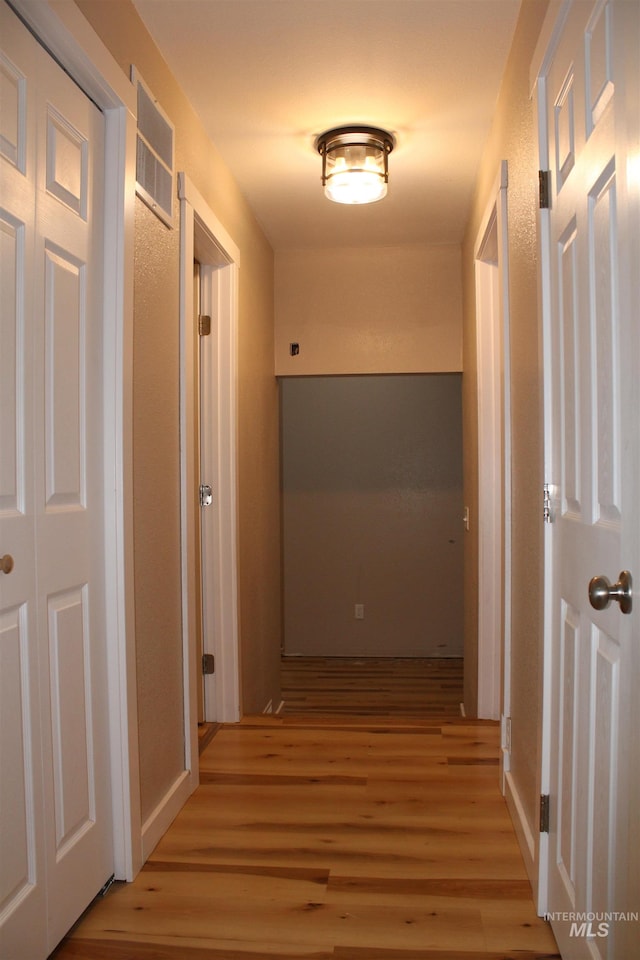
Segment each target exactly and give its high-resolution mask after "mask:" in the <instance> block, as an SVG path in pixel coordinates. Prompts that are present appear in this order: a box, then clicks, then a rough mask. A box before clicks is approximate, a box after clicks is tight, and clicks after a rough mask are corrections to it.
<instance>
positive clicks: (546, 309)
mask: <svg viewBox="0 0 640 960" xmlns="http://www.w3.org/2000/svg"><path fill="white" fill-rule="evenodd" d="M568 12H569V3H566V2H563V0H552V2H551V4H550V5H549V10H548V12H547V15H546V18H545V21H544V24H543V26H542V30H541V32H540V37H539V39H538V44H537V47H536V50H535V53H534V56H533V60H532V63H531V69H530V74H529V89H530V95H531V98H532V100H533V102H534V104H535V127H536V131H537V135H538V144H539V147H538V149H539V154H538V161H539V167H540V169H545V170H546V169H547V166H548V162H547V161H548V156H549V142H548V136H547V126H546V123H543V122H541V117H544V116H545V107H544V103H545V100H546V77H547V73H548V70H549V65H550V63H551V62H552V60H553V56H554V54H555V51H556V47H557V44H558V41H559V38H560V35H561V33H562V28H563V27H564V24H565V21H566V18H567V15H568ZM550 245H551V239H550V218H549V211H548V210H544V209H542V210H540V211H539V212H538V255H539V256H538V263H539V267H538V272H539V290H540V303H539V309H538V315H539V318H540V327H541V330H542V351H543V409H544V414H543V418H544V476H545V480H546V478H548V477H551V476H553V475H554V463H553V444H552V437H553V433H552V413H553V403H552V395H551V380H552V377H551V370H552V356H551V349H552V343H553V337H552V335H551V329H550V323H551V316H552V311H551V278H550V252H549V251H550ZM552 533H553V531H552V528H551V526H550V525H549V524H546V525H545V531H544V574H543V590H544V607H543V646H544V651H543V671H542V689H541V696H542V730H541V756H540V771H539V780H540V787H539V793H540V794H541V795H542V794H544V795H548V793H549V789H550V786H549V785H550V781H551V735H552V729H551V710H552V698H551V692H552V689H553V678H552V675H551V670H552V659H553V658H552V644H551V641H552V636H553V616H554V612H553V572H554V567H553V538H552ZM536 843H537V845H538V852H537V858H535V857H534V863H535V861H536V859H537V871H536V877H534V879H537V890H536V889H535V887H536V885H535V883H533V887H534V895H535V896H536V901H537V909H538V913H539V914H541V915H542V914H544V913H545V912H546V910H547V900H548V882H547V881H548V861H549V834H548V833H539V834H538V835H537V837H536Z"/></svg>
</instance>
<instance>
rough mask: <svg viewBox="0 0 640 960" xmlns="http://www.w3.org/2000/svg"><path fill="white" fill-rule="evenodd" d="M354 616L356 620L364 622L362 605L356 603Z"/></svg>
mask: <svg viewBox="0 0 640 960" xmlns="http://www.w3.org/2000/svg"><path fill="white" fill-rule="evenodd" d="M354 615H355V618H356V620H364V603H356V609H355V614H354Z"/></svg>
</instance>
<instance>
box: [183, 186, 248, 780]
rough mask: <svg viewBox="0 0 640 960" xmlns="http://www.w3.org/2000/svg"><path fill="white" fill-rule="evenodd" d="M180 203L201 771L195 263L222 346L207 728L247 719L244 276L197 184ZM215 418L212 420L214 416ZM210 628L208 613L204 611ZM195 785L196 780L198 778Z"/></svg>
mask: <svg viewBox="0 0 640 960" xmlns="http://www.w3.org/2000/svg"><path fill="white" fill-rule="evenodd" d="M178 196H179V199H180V275H181V283H180V350H181V360H180V381H181V382H180V403H181V414H180V429H181V435H182V443H181V479H182V629H183V651H184V702H185V731H189V735H188V736H186V738H185V739H186V741H187V744H188V745H187V752H188V757H187V760H188V762H189V765H190V768H191V769H192V770H194V771H197V766H198V763H197V759H198V717H197V705H198V696H197V688H198V684H199V683H200V682H201V676H202V674H201V665H200V664H198V663H197V662H196V661H197V642H196V636H195V629H194V626H195V624H196V622H197V621H196V615H195V603H196V595H197V594H196V585H195V576H196V562H195V549H196V534H195V517H196V515H197V511H196V503H197V498H198V488H199V485H200V482H201V478H199V477H196V476H194V463H195V449H196V442H197V438H196V436H195V428H194V424H195V423H196V419H197V418H196V417H195V415H194V414H195V409H194V405H195V403H198V402H199V397H198V396H196V391H195V390H194V385H193V380H192V375H191V371H193V369H194V364H195V357H196V349H197V344H196V336H197V334H196V331H195V329H194V324H193V316H194V310H195V304H194V303H193V261H194V258H195V259H197V260H198V261H199V262H200V264H201V266H202V284H203V293H204V297H205V299H206V298H208V299H209V302H210V303H211V310H212V313H213V314H214V316H213V317H212V334H211V336H212V338H213V337H215V338H216V344H215V347H216V349H215V350H214V356H215V357H216V361H215V365H216V371H215V374H214V379H215V383H214V384H213V385H212V386H213V391H214V404H213V406H214V407H215V409H214V410H211V411H207V410H205V411H203V415H202V423H201V431H202V435H203V437H204V438H205V439H204V444H205V446H209V447H210V448H211V449H212V452H213V457H212V460H213V462H214V463H215V465H216V467H215V476H212V477H211V478H210V479H209V478H207V482H210V483H211V486H212V487H213V496H214V503H213V506H212V507H211V508H209V509H215V510H216V511H217V514H216V517H217V523H216V524H215V534H214V538H213V539H214V542H213V544H212V545H211V546H212V553H213V556H212V558H211V560H212V562H211V563H205V564H204V565H203V577H204V578H205V582H204V583H203V595H205V594H206V595H208V597H209V598H210V601H211V607H210V612H209V621H210V622H211V620H212V621H213V622H212V623H211V627H212V631H211V632H212V633H213V638H212V637H211V633H210V634H209V635H208V636H207V635H205V639H204V651H205V653H212V654H214V656H215V664H216V670H215V673H214V674H213V675H212V677H211V678H208V679H210V682H212V685H213V690H212V692H213V698H210V699H213V702H214V703H215V714H216V715H215V716H209V715H206V716H205V719H206V720H207V721H218V722H221V723H236V722H237V721H238V720H239V719H240V675H239V650H238V596H237V594H238V590H237V532H236V528H237V517H236V511H237V495H236V491H237V479H236V472H237V471H236V432H237V399H236V395H237V328H238V272H239V268H240V251H239V249H238V247H237V245H236V244H235V243H234V241H233V240H232V239H231V237H230V236H229V234H228V233H227V231H226V230H225V229H224V227H223V226H222V224H221V223H220V221H219V220H218V219H217V217H216V216H215V215H214V214H213V212H212V211H211V209H210V208H209V206H208V204H207V203H206V201H205V200H204V199H203V197H202V196H201V194H200V193H199V192H198V190H197V188H196V187H195V186H194V184H193V183H192V182H191V181H190V180H189V178H188V177H187V176H186V175H185V174H184V173H180V174H178ZM207 414H209V415H207ZM204 616H205V622H206V620H207V608H206V607H205V610H204ZM196 775H197V773H196Z"/></svg>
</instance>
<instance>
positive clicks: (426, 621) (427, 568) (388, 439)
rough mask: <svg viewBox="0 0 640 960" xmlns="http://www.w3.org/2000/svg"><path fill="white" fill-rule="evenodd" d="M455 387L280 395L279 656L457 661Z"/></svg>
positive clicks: (442, 379)
mask: <svg viewBox="0 0 640 960" xmlns="http://www.w3.org/2000/svg"><path fill="white" fill-rule="evenodd" d="M460 380H461V377H460V374H441V375H437V374H433V375H422V376H410V375H399V376H357V377H299V378H292V379H286V380H283V381H282V384H281V390H282V448H283V449H282V483H283V529H284V536H283V544H284V622H285V652H286V653H287V654H289V655H302V656H332V657H340V656H345V657H349V656H350V657H360V656H369V657H394V656H396V657H397V656H400V657H456V656H461V654H462V609H461V605H460V604H458V603H457V602H455V601H454V602H452V597H453V596H455V584H456V583H460V582H461V579H462V430H461V426H462V422H461V387H460ZM356 604H362V605H363V607H364V619H362V620H359V619H356V618H355V605H356Z"/></svg>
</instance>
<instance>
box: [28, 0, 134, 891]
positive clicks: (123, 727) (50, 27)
mask: <svg viewBox="0 0 640 960" xmlns="http://www.w3.org/2000/svg"><path fill="white" fill-rule="evenodd" d="M12 6H13V7H14V9H15V10H16V11H17V12H18V13H19V15H20V16H21V17H22V19H23V20H24V21H25V22H26V23H27V24H28V25H29V26H30V27H31V28H32V30H33V31H34V33H35V35H36V36H37V37H38V38H39V39H40V40H41V42H42V43H43V44H44V45H45V46H46V47H47V49H48V50H49V51H50V52H51V53H52V54H53V56H54V57H55V58H56V59H57V60H58V62H59V63H60V64H61V65H62V66H63V67H64V68H65V70H66V71H67V72H68V73H69V75H70V76H71V77H72V78H73V79H74V80H75V81H76V83H77V84H78V85H79V86H80V88H81V89H82V90H83V91H84V92H85V93H86V94H87V95H88V96H89V97H91V99H92V100H93V101H94V102H95V103H96V104H97V106H98V107H99V108H100V109H101V110H102V112H103V114H104V119H105V142H106V151H105V153H106V156H105V242H104V251H105V260H104V323H103V326H104V341H103V349H104V382H105V391H104V420H103V429H104V437H105V458H104V459H105V484H104V487H105V552H106V561H107V562H106V564H105V569H106V584H105V587H106V597H105V599H106V604H105V606H106V616H107V624H106V634H107V651H108V675H107V685H108V704H109V735H110V744H111V757H110V774H111V803H112V809H113V824H114V872H115V876H116V878H118V879H123V880H132V879H133V878H134V876H135V875H136V873H137V872H138V870H139V869H140V867H141V865H142V847H141V820H140V787H139V765H138V724H137V691H136V668H135V645H134V609H133V600H134V593H133V469H132V466H133V456H132V402H131V392H132V376H133V363H132V360H133V239H134V238H133V204H134V196H135V157H136V111H137V107H136V98H135V91H134V89H133V87H131V85H130V84H129V83H128V82H127V79H126V77H125V76H124V74H123V73H122V70H121V69H120V67H119V66H118V64H117V63H116V61H115V60H114V59H113V57H112V56H111V54H110V53H109V51H108V50H107V48H106V47H105V46H104V44H103V43H102V41H101V40H100V39H99V37H98V36H97V34H96V33H95V32H94V31H93V29H92V28H91V26H90V25H89V23H88V21H87V20H86V19H85V18H84V17H83V16H82V14H81V13H80V10H79V9H78V8H77V7H76V6H75V4H73V3H58V2H55V0H41V2H39V3H33V2H30V0H12Z"/></svg>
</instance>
